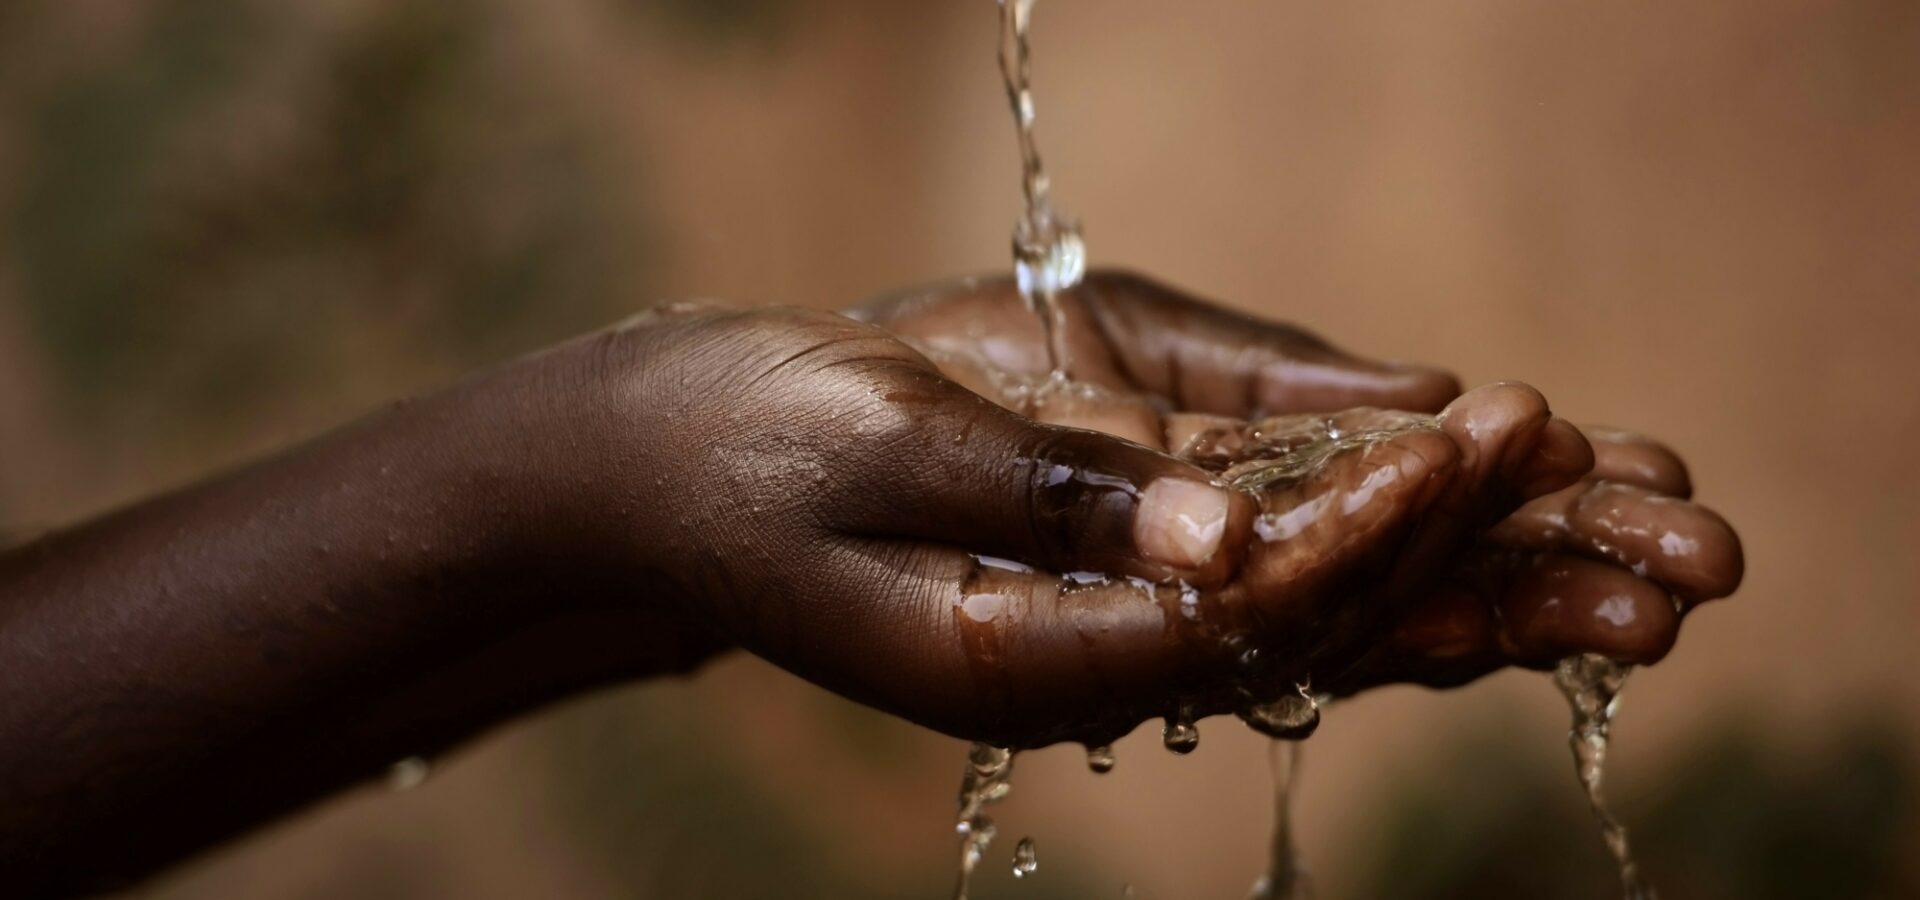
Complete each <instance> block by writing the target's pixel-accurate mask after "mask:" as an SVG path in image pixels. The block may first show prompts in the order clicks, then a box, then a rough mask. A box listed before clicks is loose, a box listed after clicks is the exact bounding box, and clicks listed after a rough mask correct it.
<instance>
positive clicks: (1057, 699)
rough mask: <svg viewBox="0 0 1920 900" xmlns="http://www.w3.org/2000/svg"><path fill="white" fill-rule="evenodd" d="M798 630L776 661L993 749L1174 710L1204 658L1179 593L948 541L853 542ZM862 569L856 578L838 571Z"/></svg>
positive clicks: (1113, 732) (1105, 737)
mask: <svg viewBox="0 0 1920 900" xmlns="http://www.w3.org/2000/svg"><path fill="white" fill-rule="evenodd" d="M822 563H823V566H824V567H826V570H827V571H831V572H835V573H843V574H842V577H839V578H836V581H835V584H834V588H833V589H834V592H835V594H836V596H835V600H836V602H835V603H834V604H832V605H831V606H830V608H829V610H828V611H827V613H826V619H825V620H822V619H821V618H818V617H815V618H812V619H809V620H808V621H807V622H805V623H804V627H806V628H808V629H809V630H808V633H807V634H806V636H805V639H804V640H795V641H792V642H789V643H786V644H773V645H770V646H768V647H766V648H761V647H754V648H753V649H754V650H755V651H756V652H760V653H762V654H763V655H766V656H768V658H770V659H771V660H772V661H774V662H775V663H777V664H779V665H782V666H784V667H786V668H788V669H791V670H793V671H795V672H798V673H799V674H801V675H804V676H806V677H808V678H811V679H813V680H815V681H817V682H819V683H821V684H823V685H824V686H826V687H829V688H831V689H834V690H836V691H839V692H841V693H843V694H845V695H847V696H850V697H852V698H854V699H856V700H860V701H862V702H865V703H868V704H870V705H873V706H876V707H879V708H881V709H884V710H887V711H889V712H893V713H896V714H898V715H901V716H903V717H906V718H908V719H911V720H912V721H915V722H918V723H920V724H922V725H926V726H927V727H930V728H933V729H936V730H939V731H943V732H946V733H948V734H953V735H955V736H958V737H962V738H966V739H969V740H986V741H991V742H993V743H996V744H999V745H1002V746H1014V747H1032V746H1043V745H1046V744H1050V743H1054V742H1056V741H1060V740H1069V739H1071V740H1082V741H1086V742H1088V743H1089V745H1090V746H1091V745H1098V744H1102V743H1107V742H1110V741H1111V740H1113V739H1115V738H1117V737H1119V736H1121V735H1124V734H1126V733H1127V732H1129V731H1132V730H1133V728H1134V727H1135V726H1136V725H1138V724H1139V722H1140V721H1142V720H1143V719H1146V718H1149V717H1151V716H1155V715H1161V714H1164V713H1165V712H1167V711H1169V710H1170V709H1171V708H1172V704H1173V698H1174V697H1176V696H1177V695H1178V694H1180V693H1181V692H1182V691H1183V690H1186V689H1191V688H1193V687H1194V686H1195V685H1196V684H1198V680H1197V679H1200V678H1202V677H1203V675H1202V673H1203V671H1205V667H1206V666H1208V665H1209V660H1211V659H1213V656H1212V654H1213V652H1214V651H1213V649H1212V647H1211V645H1210V644H1209V643H1207V642H1205V641H1204V640H1200V639H1197V638H1196V637H1195V634H1196V633H1195V632H1192V631H1189V630H1186V629H1183V628H1180V627H1178V626H1177V625H1176V624H1175V623H1177V622H1180V621H1182V620H1181V619H1180V617H1179V615H1178V613H1177V612H1175V608H1177V607H1178V606H1179V602H1180V601H1179V594H1180V591H1179V589H1178V588H1175V587H1158V586H1154V585H1151V584H1148V583H1145V582H1143V581H1138V580H1133V581H1129V580H1126V579H1091V580H1087V581H1086V583H1084V584H1076V583H1073V582H1070V581H1067V580H1064V579H1062V578H1061V577H1060V576H1058V575H1054V574H1051V573H1048V572H1043V571H1036V570H1033V569H1031V568H1029V567H1026V566H1022V565H1019V564H1017V563H1012V562H1008V561H1004V560H995V559H991V558H984V559H983V558H981V557H976V556H973V555H971V554H968V553H966V552H963V551H961V550H957V549H954V548H951V547H941V546H937V545H926V544H902V543H899V542H875V541H863V540H855V541H850V542H848V543H847V544H846V545H844V546H840V547H837V548H835V549H833V550H832V551H831V552H830V553H829V554H828V558H826V559H824V560H822ZM847 573H858V576H859V577H845V574H847Z"/></svg>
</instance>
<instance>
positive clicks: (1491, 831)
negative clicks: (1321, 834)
mask: <svg viewBox="0 0 1920 900" xmlns="http://www.w3.org/2000/svg"><path fill="white" fill-rule="evenodd" d="M1475 733H1476V734H1479V735H1483V737H1480V738H1476V739H1472V740H1469V741H1468V742H1466V743H1463V744H1461V745H1458V746H1455V747H1452V748H1448V749H1447V750H1445V751H1444V753H1443V755H1442V757H1441V758H1442V759H1443V760H1444V762H1443V765H1442V766H1441V771H1443V772H1445V773H1446V777H1442V778H1435V777H1432V775H1431V773H1423V774H1422V775H1421V776H1420V777H1419V778H1418V779H1410V780H1407V781H1406V782H1405V783H1404V784H1402V785H1400V786H1399V787H1398V790H1397V791H1396V792H1395V794H1394V796H1395V800H1394V802H1393V805H1392V806H1391V807H1390V808H1388V809H1384V810H1381V811H1380V813H1379V815H1378V816H1377V817H1376V818H1375V820H1374V821H1373V823H1372V824H1370V825H1369V826H1368V827H1367V828H1366V829H1364V831H1363V834H1362V835H1361V836H1358V837H1357V838H1356V839H1357V840H1359V841H1361V843H1360V844H1359V846H1367V845H1368V844H1369V843H1371V844H1373V845H1374V846H1377V847H1379V851H1378V855H1377V856H1376V857H1375V860H1374V862H1373V863H1372V864H1371V865H1369V866H1368V867H1367V868H1368V871H1370V872H1372V873H1374V879H1373V880H1372V881H1371V882H1370V883H1368V884H1367V885H1365V886H1364V887H1363V889H1362V890H1360V891H1358V892H1355V893H1352V894H1349V895H1348V896H1354V897H1394V898H1399V900H1469V898H1473V900H1498V898H1516V900H1517V898H1539V897H1555V898H1570V900H1578V898H1594V900H1601V898H1609V900H1611V898H1617V897H1618V896H1619V895H1620V889H1619V882H1618V879H1617V877H1616V875H1615V873H1614V870H1613V868H1612V863H1611V860H1609V859H1608V857H1607V856H1606V852H1605V850H1604V849H1603V848H1602V847H1601V844H1600V840H1599V836H1598V833H1597V831H1596V830H1595V827H1594V825H1593V822H1592V820H1591V818H1590V817H1589V816H1588V813H1587V810H1586V808H1585V805H1584V798H1583V797H1582V796H1581V795H1580V793H1579V787H1578V784H1577V782H1576V781H1575V780H1574V777H1573V773H1572V766H1571V762H1569V763H1568V765H1567V766H1566V767H1565V768H1552V769H1549V768H1545V767H1543V766H1541V765H1540V764H1539V760H1538V758H1537V757H1532V756H1527V755H1524V754H1521V753H1518V752H1516V749H1515V748H1514V747H1513V746H1512V745H1510V744H1506V743H1500V742H1495V741H1493V740H1490V739H1489V738H1488V737H1484V736H1490V735H1495V734H1499V733H1503V732H1502V730H1500V729H1477V730H1476V731H1475ZM1779 736H1780V733H1779V732H1778V731H1777V730H1776V729H1773V728H1770V727H1769V726H1767V725H1766V724H1762V723H1758V722H1736V723H1733V724H1729V725H1727V726H1724V727H1722V728H1720V729H1718V730H1715V731H1713V732H1710V733H1709V734H1708V735H1706V736H1705V737H1704V738H1703V739H1702V740H1701V741H1699V742H1698V743H1697V744H1695V745H1694V746H1692V747H1691V748H1689V749H1688V750H1686V751H1685V752H1684V753H1682V754H1681V755H1680V756H1679V757H1678V761H1677V762H1676V763H1674V764H1673V765H1671V767H1669V768H1668V769H1667V770H1666V771H1664V772H1662V773H1660V774H1659V775H1658V776H1656V777H1655V778H1654V779H1652V780H1651V782H1650V784H1651V787H1650V788H1649V787H1648V786H1647V785H1636V784H1633V783H1631V782H1622V781H1621V780H1620V779H1618V778H1615V779H1614V781H1613V783H1611V784H1610V786H1609V794H1610V796H1611V797H1614V798H1618V799H1616V800H1615V802H1616V804H1617V806H1616V810H1617V811H1619V812H1620V813H1621V814H1622V816H1623V818H1624V820H1625V821H1626V822H1627V824H1628V826H1629V828H1630V829H1631V830H1632V832H1633V838H1634V846H1635V849H1636V852H1637V855H1638V856H1639V857H1640V858H1641V861H1642V866H1643V868H1644V869H1645V870H1646V872H1647V873H1648V875H1649V876H1650V877H1651V879H1652V881H1653V883H1654V885H1655V886H1656V887H1657V888H1658V889H1659V890H1660V891H1661V894H1662V896H1667V897H1675V898H1688V900H1718V898H1725V900H1804V898H1812V897H1819V898H1825V900H1889V898H1914V897H1920V882H1916V881H1915V878H1916V875H1920V870H1916V868H1915V866H1914V865H1913V864H1912V861H1911V860H1910V858H1909V857H1910V856H1911V855H1912V854H1913V853H1915V852H1916V847H1915V844H1914V842H1915V840H1916V839H1920V772H1917V771H1916V770H1915V765H1914V760H1915V753H1914V749H1915V748H1914V747H1912V746H1911V743H1910V742H1909V741H1907V740H1905V739H1904V738H1903V737H1902V736H1901V734H1900V732H1898V731H1897V730H1895V728H1894V726H1893V725H1892V724H1891V723H1874V722H1861V723H1856V724H1854V725H1852V726H1851V727H1841V728H1838V729H1835V730H1834V731H1831V732H1829V733H1828V734H1827V735H1826V736H1825V737H1824V739H1823V740H1822V742H1821V743H1820V745H1819V746H1817V747H1815V748H1813V750H1812V752H1810V753H1806V754H1804V755H1802V754H1795V755H1794V756H1793V757H1789V756H1787V755H1786V754H1785V753H1784V752H1783V751H1782V749H1781V742H1780V741H1779V740H1778V738H1779ZM1627 740H1631V738H1627ZM1816 761H1817V762H1816ZM1341 893H1343V894H1345V892H1341Z"/></svg>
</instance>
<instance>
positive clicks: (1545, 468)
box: [1519, 416, 1594, 499]
mask: <svg viewBox="0 0 1920 900" xmlns="http://www.w3.org/2000/svg"><path fill="white" fill-rule="evenodd" d="M1593 455H1594V454H1593V445H1592V444H1589V443H1588V442H1587V438H1586V436H1585V435H1583V434H1581V433H1580V429H1578V428H1576V427H1574V425H1573V423H1572V422H1569V421H1567V420H1565V419H1562V418H1560V417H1559V416H1554V417H1553V418H1552V419H1549V420H1548V421H1547V424H1546V425H1545V426H1543V427H1542V428H1541V429H1540V436H1539V437H1538V438H1536V439H1535V441H1534V447H1533V455H1532V456H1531V457H1529V458H1528V459H1527V460H1526V461H1525V462H1523V463H1522V464H1521V469H1520V476H1519V481H1520V485H1521V492H1522V494H1523V495H1524V496H1525V497H1527V499H1533V498H1535V497H1543V496H1546V495H1547V494H1551V493H1553V492H1554V491H1557V490H1560V489H1561V488H1564V487H1567V486H1569V485H1571V484H1573V483H1574V482H1577V481H1579V480H1580V478H1581V477H1582V476H1584V475H1586V474H1587V473H1588V472H1589V471H1591V470H1592V469H1593Z"/></svg>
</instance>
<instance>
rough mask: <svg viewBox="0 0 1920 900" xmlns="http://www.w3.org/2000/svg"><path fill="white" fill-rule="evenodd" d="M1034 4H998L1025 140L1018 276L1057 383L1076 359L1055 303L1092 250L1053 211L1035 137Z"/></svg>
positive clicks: (1004, 59)
mask: <svg viewBox="0 0 1920 900" xmlns="http://www.w3.org/2000/svg"><path fill="white" fill-rule="evenodd" d="M1035 2H1036V0H999V3H1000V77H1001V80H1002V81H1003V82H1004V83H1005V85H1006V89H1007V104H1008V105H1009V106H1010V107H1012V109H1013V122H1014V128H1015V130H1016V131H1017V132H1018V134H1019V137H1020V173H1021V179H1020V187H1021V191H1022V193H1023V194H1024V196H1025V199H1026V210H1025V212H1024V213H1023V214H1022V215H1021V217H1020V221H1019V222H1018V223H1017V224H1016V225H1015V226H1014V229H1013V269H1014V276H1015V279H1016V281H1017V282H1018V284H1019V286H1020V297H1021V299H1023V300H1025V301H1026V304H1027V308H1028V309H1030V310H1032V311H1033V312H1034V314H1035V315H1037V316H1039V317H1040V325H1041V328H1042V330H1043V332H1044V334H1045V337H1046V345H1047V362H1048V365H1049V367H1050V368H1051V370H1052V373H1053V381H1054V382H1056V383H1057V382H1062V381H1065V380H1066V376H1067V372H1068V367H1069V365H1070V362H1071V361H1070V360H1069V359H1068V354H1067V335H1066V322H1065V316H1064V315H1063V314H1062V312H1061V311H1060V307H1059V304H1058V302H1056V301H1057V300H1058V298H1059V295H1060V294H1061V293H1063V292H1065V291H1067V290H1069V289H1071V288H1073V286H1074V285H1077V284H1079V283H1080V279H1081V278H1082V277H1084V276H1085V275H1086V272H1087V247H1086V243H1085V242H1084V241H1082V240H1081V238H1080V225H1079V223H1078V222H1075V221H1074V220H1073V218H1072V217H1071V216H1067V215H1065V214H1063V213H1061V212H1059V211H1058V210H1056V209H1054V206H1053V197H1052V182H1051V181H1050V180H1049V179H1048V177H1047V170H1046V167H1045V166H1044V165H1042V164H1041V162H1040V148H1039V145H1038V143H1036V141H1035V139H1034V130H1033V126H1034V104H1033V86H1032V85H1033V72H1032V69H1033V67H1032V62H1031V49H1032V45H1031V41H1030V39H1029V33H1030V29H1031V28H1032V25H1033V6H1034V3H1035Z"/></svg>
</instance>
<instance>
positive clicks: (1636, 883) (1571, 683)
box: [1553, 653, 1657, 900]
mask: <svg viewBox="0 0 1920 900" xmlns="http://www.w3.org/2000/svg"><path fill="white" fill-rule="evenodd" d="M1631 670H1632V667H1631V666H1628V665H1624V664H1621V663H1617V662H1614V661H1613V660H1610V659H1608V658H1606V657H1604V656H1600V655H1598V654H1593V653H1588V654H1584V655H1581V656H1572V657H1568V658H1566V659H1564V660H1561V661H1560V666H1559V667H1558V668H1556V669H1555V670H1554V672H1553V683H1554V684H1555V685H1556V686H1558V687H1559V688H1560V692H1561V693H1562V694H1565V695H1566V697H1567V705H1568V706H1570V707H1572V709H1573V727H1572V729H1571V730H1569V731H1568V732H1567V743H1568V745H1569V746H1571V747H1572V748H1573V767H1574V773H1575V774H1576V775H1578V776H1579V777H1580V786H1581V787H1583V788H1585V789H1586V792H1587V803H1588V804H1589V805H1590V806H1592V808H1593V818H1594V821H1595V822H1597V823H1598V824H1599V826H1600V839H1601V841H1602V842H1604V843H1605V844H1606V846H1607V852H1608V853H1610V854H1612V855H1613V861H1614V864H1615V865H1617V866H1618V867H1619V869H1620V884H1621V887H1622V888H1623V889H1624V890H1625V892H1626V900H1657V897H1656V896H1655V894H1654V891H1653V887H1652V886H1651V885H1649V884H1648V883H1647V882H1646V881H1645V879H1643V878H1642V877H1641V876H1640V865H1639V863H1638V862H1636V861H1635V860H1634V858H1633V847H1632V846H1631V845H1630V844H1628V842H1627V829H1626V826H1624V825H1622V824H1620V820H1619V819H1617V818H1615V817H1614V815H1613V811H1612V810H1611V809H1609V808H1608V807H1607V801H1606V797H1605V795H1604V794H1603V793H1602V792H1601V780H1602V779H1603V778H1604V777H1605V775H1606V765H1607V740H1608V731H1609V729H1610V728H1611V727H1612V725H1613V714H1614V711H1615V708H1616V707H1617V706H1618V703H1619V697H1620V689H1621V687H1622V686H1624V685H1625V683H1626V680H1627V673H1628V672H1630V671H1631Z"/></svg>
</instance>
